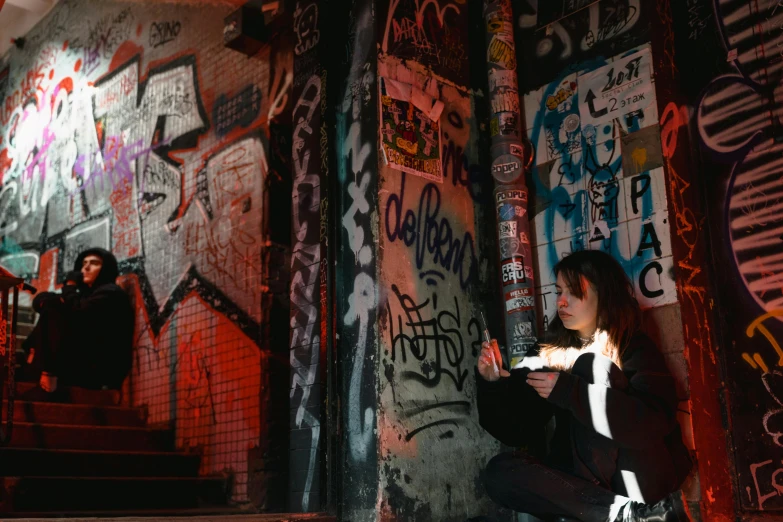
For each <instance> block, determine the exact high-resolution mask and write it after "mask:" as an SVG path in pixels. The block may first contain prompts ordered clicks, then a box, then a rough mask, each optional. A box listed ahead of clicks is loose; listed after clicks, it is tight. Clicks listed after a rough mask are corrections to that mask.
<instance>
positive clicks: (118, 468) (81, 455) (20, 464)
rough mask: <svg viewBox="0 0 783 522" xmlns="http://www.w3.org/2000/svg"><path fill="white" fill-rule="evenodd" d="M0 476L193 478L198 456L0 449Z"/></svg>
mask: <svg viewBox="0 0 783 522" xmlns="http://www.w3.org/2000/svg"><path fill="white" fill-rule="evenodd" d="M0 462H1V463H2V465H0V476H9V477H14V476H38V477H44V476H46V477H62V476H74V475H76V476H79V477H111V476H122V477H196V476H198V469H199V464H200V456H199V455H196V454H186V453H173V452H171V453H169V452H141V451H86V450H61V449H57V450H54V449H38V448H0Z"/></svg>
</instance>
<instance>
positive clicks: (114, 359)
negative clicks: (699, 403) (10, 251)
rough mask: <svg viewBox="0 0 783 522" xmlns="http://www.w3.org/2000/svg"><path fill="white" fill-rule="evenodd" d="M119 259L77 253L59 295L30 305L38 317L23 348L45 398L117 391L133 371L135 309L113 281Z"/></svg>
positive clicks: (106, 254) (95, 251) (91, 251)
mask: <svg viewBox="0 0 783 522" xmlns="http://www.w3.org/2000/svg"><path fill="white" fill-rule="evenodd" d="M118 275H119V270H118V268H117V259H116V258H115V257H114V255H112V253H111V252H109V251H107V250H104V249H102V248H90V249H88V250H85V251H84V252H82V253H81V254H79V256H78V258H77V259H76V262H75V264H74V269H73V271H72V272H69V273H68V274H67V275H66V278H65V285H64V286H63V288H62V293H54V292H43V293H41V294H39V295H37V296H36V297H35V299H34V300H33V308H34V309H35V311H36V312H38V313H39V314H40V317H39V319H38V323H37V324H36V326H35V328H34V329H33V331H32V332H31V334H30V337H28V338H27V339H26V340H25V342H24V344H23V347H24V349H25V350H26V351H27V352H28V357H27V363H28V365H27V367H26V368H25V370H26V373H27V372H29V375H31V376H32V377H33V378H35V379H36V380H37V381H38V382H39V384H40V388H41V389H37V388H36V389H33V390H31V391H33V392H37V393H36V394H37V395H41V394H42V391H43V392H46V393H45V396H49V395H50V394H52V393H54V392H55V391H56V390H57V388H58V386H63V385H66V386H80V387H84V388H91V389H106V388H109V389H120V388H121V387H122V383H123V381H124V380H125V378H126V377H127V376H128V373H129V372H130V369H131V363H132V345H133V323H134V319H133V309H132V306H131V303H130V299H129V297H128V295H127V294H126V293H125V291H124V290H123V289H122V288H120V287H119V286H118V285H117V284H116V283H115V280H116V279H117V276H118Z"/></svg>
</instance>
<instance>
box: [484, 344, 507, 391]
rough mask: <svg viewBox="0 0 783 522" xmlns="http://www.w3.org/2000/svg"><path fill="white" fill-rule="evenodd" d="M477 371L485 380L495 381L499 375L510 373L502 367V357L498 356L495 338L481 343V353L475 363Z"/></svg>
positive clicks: (503, 375) (498, 350)
mask: <svg viewBox="0 0 783 522" xmlns="http://www.w3.org/2000/svg"><path fill="white" fill-rule="evenodd" d="M476 365H477V367H478V372H479V374H481V376H482V377H483V378H484V380H485V381H489V382H493V381H497V380H498V379H500V378H501V377H508V376H509V375H511V374H510V373H508V372H507V371H506V370H504V369H503V358H502V357H501V356H500V347H498V341H497V339H492V340H491V341H490V342H487V341H484V342H483V343H481V353H480V354H479V358H478V361H477V363H476Z"/></svg>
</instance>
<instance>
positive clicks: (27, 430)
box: [9, 422, 174, 451]
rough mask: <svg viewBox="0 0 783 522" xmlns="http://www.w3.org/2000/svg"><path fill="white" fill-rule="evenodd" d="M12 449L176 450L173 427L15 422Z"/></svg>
mask: <svg viewBox="0 0 783 522" xmlns="http://www.w3.org/2000/svg"><path fill="white" fill-rule="evenodd" d="M9 447H12V448H42V449H44V448H45V449H76V450H95V451H173V450H174V435H173V433H172V432H171V431H170V430H160V429H152V428H135V427H128V426H81V425H68V424H34V423H31V422H19V423H14V427H13V432H12V435H11V443H10V444H9Z"/></svg>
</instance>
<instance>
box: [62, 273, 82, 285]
mask: <svg viewBox="0 0 783 522" xmlns="http://www.w3.org/2000/svg"><path fill="white" fill-rule="evenodd" d="M82 280H83V276H82V273H81V272H79V271H78V270H72V271H70V272H68V273H67V274H65V284H66V285H78V284H79V283H81V282H82Z"/></svg>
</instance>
